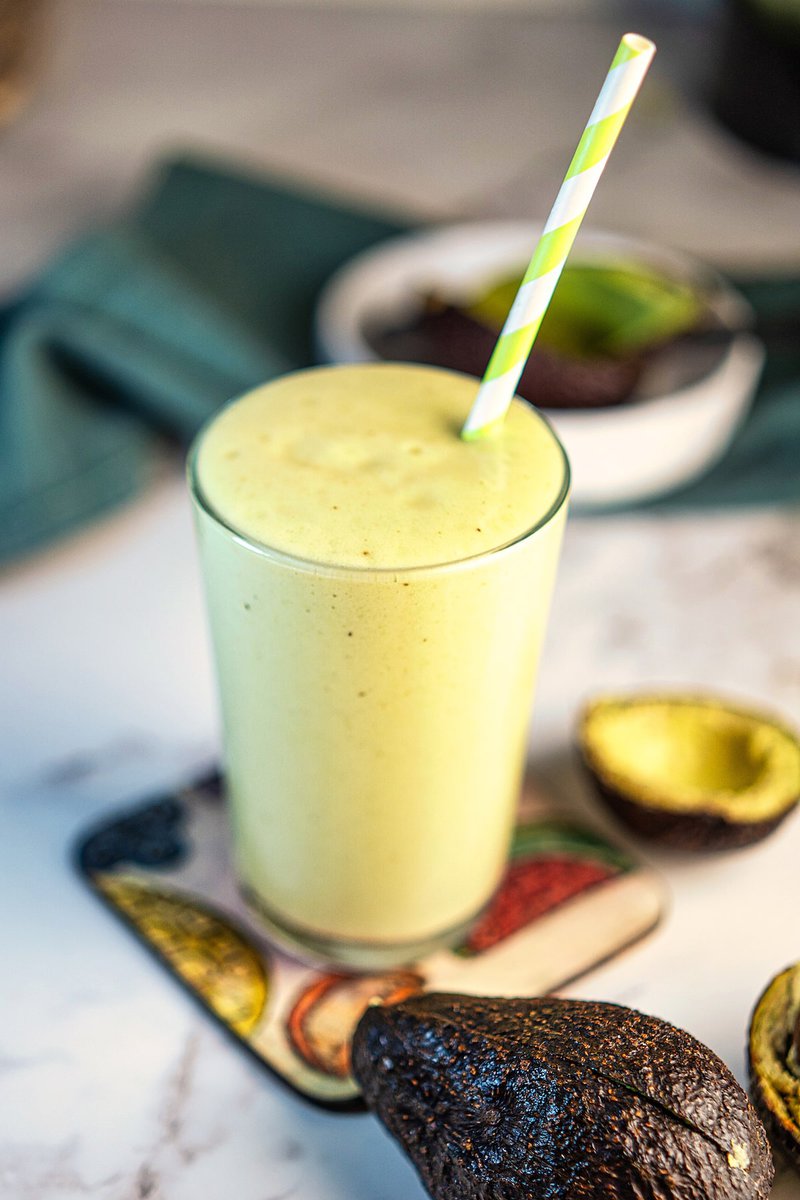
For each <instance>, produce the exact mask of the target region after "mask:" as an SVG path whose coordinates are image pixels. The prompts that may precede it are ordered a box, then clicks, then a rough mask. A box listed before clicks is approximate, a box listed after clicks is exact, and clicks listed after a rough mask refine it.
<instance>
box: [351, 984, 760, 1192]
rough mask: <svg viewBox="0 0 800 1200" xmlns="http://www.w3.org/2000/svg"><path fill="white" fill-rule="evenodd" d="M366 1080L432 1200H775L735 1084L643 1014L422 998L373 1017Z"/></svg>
mask: <svg viewBox="0 0 800 1200" xmlns="http://www.w3.org/2000/svg"><path fill="white" fill-rule="evenodd" d="M353 1070H354V1074H355V1077H356V1079H357V1080H358V1083H359V1084H360V1086H361V1088H362V1090H363V1093H364V1098H365V1099H366V1102H367V1104H368V1105H369V1107H370V1108H371V1109H373V1111H374V1112H375V1113H376V1114H377V1115H378V1116H379V1117H380V1119H381V1120H382V1121H383V1123H384V1124H385V1125H386V1127H387V1128H388V1129H389V1131H390V1132H391V1133H392V1134H393V1135H394V1137H396V1138H397V1140H398V1141H399V1142H400V1143H401V1145H402V1146H403V1149H404V1150H405V1151H406V1153H407V1154H408V1155H409V1156H410V1158H411V1159H412V1161H413V1162H414V1164H415V1166H416V1168H417V1170H418V1172H419V1174H420V1176H421V1178H422V1181H423V1183H424V1184H425V1187H426V1188H427V1189H428V1191H429V1192H430V1194H431V1196H433V1197H434V1200H557V1198H558V1200H561V1198H563V1200H586V1198H589V1197H591V1198H597V1200H600V1198H601V1197H602V1198H603V1200H609V1198H611V1197H614V1198H616V1197H619V1198H620V1200H701V1198H702V1200H710V1198H713V1200H734V1198H736V1197H742V1198H744V1197H747V1198H748V1200H757V1198H761V1197H766V1196H767V1195H768V1193H769V1188H770V1183H771V1181H772V1176H773V1168H772V1160H771V1157H770V1152H769V1148H768V1145H767V1140H766V1137H765V1134H764V1130H763V1128H762V1127H761V1124H760V1122H759V1120H758V1117H757V1116H756V1114H755V1112H754V1110H753V1108H752V1106H751V1105H750V1103H749V1101H748V1099H747V1097H746V1096H745V1094H744V1092H743V1091H742V1090H741V1088H740V1087H739V1085H738V1084H737V1083H736V1081H735V1079H734V1078H733V1076H732V1075H731V1073H730V1072H729V1071H728V1069H727V1068H726V1067H725V1066H724V1064H723V1063H722V1062H721V1061H720V1060H719V1059H718V1058H717V1057H716V1056H715V1055H714V1054H713V1053H712V1052H711V1051H710V1050H709V1049H707V1047H705V1046H703V1045H702V1044H701V1043H700V1042H697V1041H695V1039H694V1038H692V1037H690V1036H689V1035H688V1034H686V1033H684V1032H682V1031H681V1030H679V1029H676V1028H674V1027H673V1026H671V1025H668V1024H667V1023H666V1022H664V1021H660V1020H658V1019H656V1018H655V1017H648V1016H644V1015H643V1014H641V1013H638V1012H634V1011H633V1010H631V1009H627V1008H622V1007H619V1006H617V1005H611V1004H600V1003H591V1002H582V1001H577V1000H556V999H538V1000H537V999H534V1000H520V999H518V1000H502V999H495V998H491V999H488V998H483V997H474V996H458V995H447V994H443V993H438V994H437V993H429V994H427V995H426V994H421V995H418V996H413V997H410V998H409V999H407V1000H404V1001H402V1002H401V1003H399V1004H396V1005H393V1006H391V1007H380V1006H375V1007H372V1008H369V1009H368V1010H367V1011H366V1013H365V1014H364V1016H363V1017H362V1019H361V1021H360V1022H359V1025H358V1027H357V1029H356V1033H355V1038H354V1042H353ZM732 1142H737V1143H739V1144H740V1145H741V1146H743V1147H745V1148H746V1150H747V1154H748V1156H749V1159H750V1165H749V1167H748V1169H741V1168H734V1167H732V1166H731V1165H730V1163H729V1161H728V1152H729V1151H730V1149H731V1143H732Z"/></svg>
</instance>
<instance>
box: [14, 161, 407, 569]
mask: <svg viewBox="0 0 800 1200" xmlns="http://www.w3.org/2000/svg"><path fill="white" fill-rule="evenodd" d="M405 228H407V225H405V224H404V223H401V222H398V221H393V220H392V219H391V218H389V217H388V216H387V217H384V216H381V215H378V214H372V213H367V212H359V211H358V210H356V209H352V208H348V207H346V206H342V205H339V204H335V203H332V202H331V201H329V200H323V199H319V198H317V197H316V196H314V195H311V194H309V193H307V192H303V191H296V190H293V189H291V188H287V187H284V186H280V185H277V184H274V183H269V182H264V181H261V180H256V179H251V178H248V177H247V176H238V175H235V174H231V173H229V172H228V171H227V170H225V169H223V168H221V167H219V166H215V165H213V164H206V163H203V162H194V161H191V160H177V161H175V162H171V163H167V164H166V165H165V166H164V167H163V168H162V169H161V171H160V172H159V173H158V175H157V177H156V179H155V182H154V185H153V186H152V188H151V190H150V191H149V192H148V194H147V195H146V196H145V197H144V199H143V200H142V202H141V203H140V204H139V205H138V207H137V208H136V210H135V211H134V212H133V213H132V214H130V215H129V216H127V217H125V218H124V219H122V220H120V221H119V222H118V223H115V224H113V225H111V226H110V227H108V228H106V229H103V230H101V231H100V232H98V233H93V234H91V235H89V236H88V237H85V238H83V239H81V240H80V241H79V242H78V243H77V244H76V245H74V246H72V247H71V248H69V249H68V250H67V251H66V252H65V253H64V254H63V255H61V256H60V257H59V258H58V259H57V261H56V262H54V263H53V264H52V265H51V266H50V267H49V268H48V269H47V270H46V271H45V272H44V273H43V274H42V276H41V277H40V278H39V279H38V280H37V281H36V282H35V283H34V284H33V286H32V287H31V288H30V290H29V292H28V293H27V294H26V295H25V296H23V297H22V298H21V299H20V300H19V301H17V302H16V303H14V304H13V305H11V306H10V307H9V308H8V309H7V310H6V311H5V313H3V314H2V315H0V559H5V558H9V557H10V556H12V555H14V554H18V553H21V552H24V551H29V550H32V549H34V548H36V547H37V546H39V545H41V544H42V543H44V542H45V541H47V540H49V539H50V538H52V537H54V536H55V535H57V534H61V533H65V532H67V531H69V530H71V529H74V528H76V527H77V526H79V525H81V524H82V523H84V522H85V521H87V520H88V519H90V518H92V517H95V516H97V515H99V514H101V513H103V512H105V511H106V510H107V509H109V508H111V507H112V506H113V505H115V504H118V503H119V502H120V501H122V500H125V499H127V498H128V497H130V496H132V495H134V494H135V493H136V492H137V491H138V490H139V489H140V488H141V487H142V486H143V484H144V483H145V482H146V481H147V480H148V478H149V476H150V472H151V469H152V465H153V463H154V462H155V461H156V456H157V448H158V444H159V441H161V442H163V440H164V439H165V438H167V439H172V440H177V441H178V442H179V443H181V444H184V445H185V444H186V443H187V442H188V441H189V440H190V439H191V438H192V436H193V434H194V433H195V432H196V430H197V429H198V427H199V426H200V425H201V424H202V422H203V421H204V420H205V418H206V417H208V416H209V414H210V413H212V412H213V411H214V409H215V408H217V406H218V405H220V404H221V403H223V402H224V401H225V400H228V399H230V398H231V397H232V396H235V395H237V393H239V392H242V391H244V390H245V389H247V388H249V387H252V386H253V385H255V384H257V383H260V382H263V381H264V380H266V379H269V378H271V377H272V376H274V375H279V374H281V373H283V372H285V371H287V370H290V369H291V368H293V367H298V366H304V365H308V364H310V363H312V362H313V361H314V355H313V348H312V340H311V336H312V335H311V327H312V313H313V310H314V304H315V300H316V296H317V294H318V292H319V290H320V288H321V287H322V285H323V283H324V282H325V280H326V279H327V278H328V276H329V275H330V274H331V273H332V272H333V271H334V270H335V268H336V267H337V266H339V264H340V263H342V262H344V261H345V260H346V259H348V258H350V257H351V256H352V255H353V254H356V253H358V251H359V250H363V249H364V248H365V247H367V246H369V245H371V244H372V243H374V242H376V241H378V240H380V239H381V238H385V237H387V236H390V235H392V234H396V233H398V232H401V231H402V230H403V229H405Z"/></svg>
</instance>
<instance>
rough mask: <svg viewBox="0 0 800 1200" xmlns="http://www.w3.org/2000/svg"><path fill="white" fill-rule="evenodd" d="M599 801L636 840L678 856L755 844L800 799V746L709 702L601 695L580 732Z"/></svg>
mask: <svg viewBox="0 0 800 1200" xmlns="http://www.w3.org/2000/svg"><path fill="white" fill-rule="evenodd" d="M578 745H579V750H580V754H581V758H582V760H583V763H584V765H585V767H586V769H587V771H588V773H589V776H590V778H591V780H592V782H593V783H594V786H595V788H596V790H597V793H598V795H599V796H600V797H601V799H602V800H603V801H604V802H605V803H606V805H607V806H608V808H610V809H611V811H612V812H613V813H614V814H615V815H616V816H617V817H619V819H620V820H621V821H622V822H623V823H624V824H625V825H627V826H628V828H629V829H631V830H633V832H634V833H636V834H638V835H639V836H640V837H643V838H647V839H649V840H651V841H654V842H660V843H662V844H663V845H667V846H673V847H676V848H679V849H682V850H725V849H732V848H734V847H737V846H747V845H750V844H751V843H752V842H757V841H760V840H761V838H764V837H766V836H767V834H769V833H771V832H772V830H773V829H775V828H776V827H777V826H778V825H779V824H780V823H781V821H783V820H784V819H785V817H787V816H788V814H789V813H790V812H791V810H792V809H793V808H794V806H795V805H796V804H797V801H798V798H800V741H798V738H797V735H796V734H795V733H794V732H792V730H790V729H789V728H788V727H787V726H785V725H784V724H783V723H782V722H781V721H779V720H776V719H775V718H774V717H771V716H768V715H765V714H764V713H761V712H757V711H753V710H749V709H745V708H741V707H738V706H735V705H731V704H728V703H726V702H725V701H724V700H720V699H718V698H716V697H713V696H669V695H661V696H659V695H634V696H601V697H599V698H598V699H596V700H594V701H593V702H592V703H590V704H589V705H587V707H586V709H585V710H584V712H583V715H582V718H581V721H580V724H579V729H578Z"/></svg>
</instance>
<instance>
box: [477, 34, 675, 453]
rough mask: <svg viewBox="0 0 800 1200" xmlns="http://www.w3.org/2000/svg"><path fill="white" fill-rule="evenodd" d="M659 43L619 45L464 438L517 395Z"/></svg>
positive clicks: (634, 37)
mask: <svg viewBox="0 0 800 1200" xmlns="http://www.w3.org/2000/svg"><path fill="white" fill-rule="evenodd" d="M655 50H656V48H655V46H654V44H653V43H652V42H651V41H649V39H648V38H644V37H640V36H639V35H638V34H637V33H626V34H625V36H624V38H623V39H622V41H621V42H620V44H619V48H618V50H617V53H616V54H615V55H614V61H613V62H612V64H611V68H610V70H609V72H608V75H607V76H606V80H605V83H604V84H603V86H602V88H601V90H600V95H599V96H598V97H597V101H596V102H595V106H594V108H593V109H592V115H591V116H590V117H589V122H588V124H587V126H586V128H585V129H584V131H583V136H582V137H581V140H580V141H579V143H578V148H577V150H576V151H575V154H574V155H573V158H572V162H571V163H570V165H569V170H568V171H567V174H566V178H565V179H564V182H563V183H562V185H561V189H560V191H559V193H558V195H557V196H556V202H555V204H554V205H553V208H552V211H551V213H550V216H549V217H548V218H547V222H546V224H545V227H544V230H543V231H542V236H541V237H540V239H539V242H538V244H537V246H536V249H535V250H534V252H533V258H532V259H531V261H530V265H529V266H528V269H527V271H526V272H525V277H524V279H523V280H522V283H521V284H520V288H519V291H518V292H517V295H516V297H515V299H514V303H513V304H512V306H511V311H510V312H509V314H508V317H507V318H506V323H505V325H504V326H503V328H502V331H501V333H500V337H499V338H498V341H497V345H496V346H495V348H494V351H493V353H492V357H491V358H490V360H489V365H488V367H487V368H486V373H485V375H484V377H483V380H482V381H481V385H480V387H479V389H478V395H477V396H476V398H475V403H474V404H473V406H472V410H471V412H470V414H469V416H468V417H467V420H466V422H465V424H464V428H463V429H462V431H461V436H462V437H464V438H476V437H482V436H483V435H484V434H485V433H486V432H487V431H488V430H489V429H491V428H492V427H493V426H496V425H497V424H498V422H500V421H502V419H503V417H504V416H505V414H506V412H507V410H508V406H509V405H510V404H511V401H512V399H513V398H514V393H515V391H516V388H517V384H518V383H519V377H520V375H521V374H522V372H523V370H524V368H525V363H526V362H527V359H528V355H529V354H530V352H531V347H532V346H533V343H534V340H535V338H536V335H537V333H538V332H539V326H540V325H541V323H542V318H543V317H544V314H545V312H546V310H547V306H548V304H549V303H550V298H551V296H552V295H553V292H554V291H555V287H556V284H557V283H558V279H559V276H560V274H561V272H562V270H563V269H564V263H565V262H566V261H567V255H568V254H569V252H570V250H571V249H572V243H573V242H574V241H575V237H576V235H577V232H578V230H579V228H580V224H581V221H582V220H583V218H584V216H585V214H586V209H587V208H588V207H589V201H590V200H591V198H592V196H593V194H594V189H595V188H596V187H597V183H598V180H599V179H600V176H601V175H602V173H603V168H604V167H605V165H606V163H607V162H608V156H609V154H610V153H611V151H612V150H613V148H614V143H615V142H616V140H617V138H618V137H619V132H620V130H621V129H622V126H623V124H624V122H625V118H626V117H627V115H628V111H629V109H630V107H631V104H632V103H633V101H634V99H635V98H636V93H637V92H638V91H639V88H640V87H641V84H642V80H643V79H644V77H645V74H646V73H647V68H648V67H649V66H650V63H651V61H652V58H653V55H654V54H655Z"/></svg>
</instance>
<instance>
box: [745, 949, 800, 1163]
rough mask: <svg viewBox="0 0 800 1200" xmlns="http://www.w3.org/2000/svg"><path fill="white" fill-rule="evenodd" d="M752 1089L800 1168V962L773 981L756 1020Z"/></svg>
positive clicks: (772, 1132) (780, 1145)
mask: <svg viewBox="0 0 800 1200" xmlns="http://www.w3.org/2000/svg"><path fill="white" fill-rule="evenodd" d="M749 1050H750V1091H751V1095H752V1097H753V1103H754V1104H755V1106H756V1108H757V1109H758V1112H759V1113H760V1115H761V1119H762V1120H763V1122H764V1124H765V1126H766V1129H767V1133H768V1134H769V1136H770V1139H771V1140H772V1142H773V1144H774V1145H775V1147H776V1148H777V1149H778V1150H780V1151H781V1152H782V1154H783V1155H784V1157H785V1158H786V1160H787V1161H788V1162H789V1163H791V1165H792V1166H793V1167H794V1168H795V1170H796V1171H798V1172H800V963H795V965H794V966H793V967H787V969H786V970H785V971H781V973H780V975H776V977H775V978H774V979H773V980H772V981H771V983H770V984H769V985H768V986H767V988H766V989H765V991H764V992H763V993H762V995H761V997H760V998H759V1000H758V1003H757V1004H756V1006H755V1009H754V1010H753V1017H752V1020H751V1022H750V1045H749Z"/></svg>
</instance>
